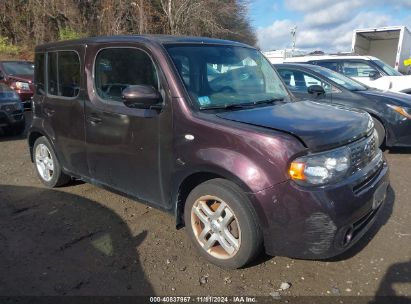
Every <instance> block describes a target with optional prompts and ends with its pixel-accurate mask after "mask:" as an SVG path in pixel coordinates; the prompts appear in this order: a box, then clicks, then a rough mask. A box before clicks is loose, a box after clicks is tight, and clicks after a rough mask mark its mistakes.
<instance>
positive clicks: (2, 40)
mask: <svg viewBox="0 0 411 304" xmlns="http://www.w3.org/2000/svg"><path fill="white" fill-rule="evenodd" d="M19 52H20V48H19V47H18V46H15V45H12V44H10V43H9V39H8V38H7V37H3V36H0V53H3V54H7V55H17V54H18V53H19Z"/></svg>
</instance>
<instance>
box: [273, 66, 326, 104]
mask: <svg viewBox="0 0 411 304" xmlns="http://www.w3.org/2000/svg"><path fill="white" fill-rule="evenodd" d="M277 69H278V72H279V73H280V76H281V78H282V79H283V80H284V82H285V84H286V86H287V88H288V89H289V90H290V91H291V92H292V93H293V95H294V96H295V97H296V98H297V99H300V100H303V99H310V100H314V101H319V102H326V103H331V102H332V86H331V85H330V84H329V83H327V82H325V81H323V80H321V79H320V78H318V77H316V76H314V75H312V74H309V73H306V72H305V71H302V70H299V69H291V68H286V69H283V68H277ZM312 85H320V86H322V87H323V89H324V91H325V94H320V95H316V94H310V93H308V88H309V87H310V86H312Z"/></svg>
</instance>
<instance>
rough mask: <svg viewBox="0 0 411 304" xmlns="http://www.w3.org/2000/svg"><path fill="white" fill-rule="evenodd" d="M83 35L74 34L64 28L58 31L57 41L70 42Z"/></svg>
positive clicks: (68, 28) (71, 30)
mask: <svg viewBox="0 0 411 304" xmlns="http://www.w3.org/2000/svg"><path fill="white" fill-rule="evenodd" d="M83 36H84V34H83V33H80V32H76V31H75V30H73V29H72V28H70V27H65V28H63V29H61V30H60V31H59V40H70V39H77V38H81V37H83Z"/></svg>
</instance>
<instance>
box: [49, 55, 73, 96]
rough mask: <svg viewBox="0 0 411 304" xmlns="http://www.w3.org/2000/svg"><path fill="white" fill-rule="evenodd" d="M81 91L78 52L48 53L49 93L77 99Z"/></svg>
mask: <svg viewBox="0 0 411 304" xmlns="http://www.w3.org/2000/svg"><path fill="white" fill-rule="evenodd" d="M79 90H80V59H79V57H78V55H77V53H76V52H73V51H59V52H50V53H48V93H49V94H51V95H56V96H62V97H76V96H77V95H78V93H79Z"/></svg>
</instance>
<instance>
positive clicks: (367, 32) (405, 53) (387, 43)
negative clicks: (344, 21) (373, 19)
mask: <svg viewBox="0 0 411 304" xmlns="http://www.w3.org/2000/svg"><path fill="white" fill-rule="evenodd" d="M351 52H353V53H355V54H358V55H369V56H374V57H377V58H379V59H381V60H382V61H384V62H386V63H388V64H389V65H391V66H392V67H393V68H395V69H396V70H397V71H399V72H401V73H403V74H408V73H409V72H410V66H406V65H405V64H404V60H406V59H409V58H411V32H410V31H409V30H408V29H407V27H405V26H390V27H380V28H368V29H357V30H355V31H354V34H353V38H352V47H351Z"/></svg>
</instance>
